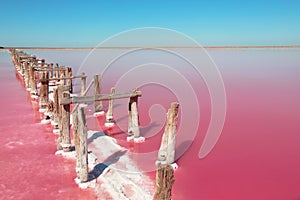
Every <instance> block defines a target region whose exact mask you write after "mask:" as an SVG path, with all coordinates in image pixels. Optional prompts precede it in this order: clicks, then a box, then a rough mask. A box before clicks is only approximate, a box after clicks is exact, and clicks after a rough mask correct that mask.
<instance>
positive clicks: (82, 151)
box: [78, 106, 88, 183]
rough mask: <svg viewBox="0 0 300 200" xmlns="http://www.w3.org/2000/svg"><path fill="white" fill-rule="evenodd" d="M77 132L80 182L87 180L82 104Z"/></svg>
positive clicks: (86, 154)
mask: <svg viewBox="0 0 300 200" xmlns="http://www.w3.org/2000/svg"><path fill="white" fill-rule="evenodd" d="M78 132H79V140H80V142H79V167H80V170H79V179H80V181H81V182H82V183H84V182H87V181H88V148H87V129H86V118H85V113H84V106H79V109H78Z"/></svg>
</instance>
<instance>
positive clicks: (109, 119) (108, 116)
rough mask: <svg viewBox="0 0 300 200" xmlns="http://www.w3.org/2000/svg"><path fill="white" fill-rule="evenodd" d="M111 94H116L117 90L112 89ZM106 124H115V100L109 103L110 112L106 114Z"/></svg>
mask: <svg viewBox="0 0 300 200" xmlns="http://www.w3.org/2000/svg"><path fill="white" fill-rule="evenodd" d="M110 94H115V88H114V87H112V88H111V89H110ZM106 123H113V99H111V100H109V102H108V110H107V113H106Z"/></svg>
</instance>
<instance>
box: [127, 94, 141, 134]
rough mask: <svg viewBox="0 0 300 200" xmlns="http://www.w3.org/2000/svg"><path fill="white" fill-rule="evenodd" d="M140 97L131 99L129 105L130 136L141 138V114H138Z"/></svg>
mask: <svg viewBox="0 0 300 200" xmlns="http://www.w3.org/2000/svg"><path fill="white" fill-rule="evenodd" d="M137 106H138V96H135V97H130V100H129V105H128V136H129V137H132V136H133V137H134V138H138V137H140V128H139V114H138V108H137Z"/></svg>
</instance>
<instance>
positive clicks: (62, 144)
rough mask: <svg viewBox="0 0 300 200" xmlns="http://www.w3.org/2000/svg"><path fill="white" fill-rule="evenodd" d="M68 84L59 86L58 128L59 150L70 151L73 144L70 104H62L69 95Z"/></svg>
mask: <svg viewBox="0 0 300 200" xmlns="http://www.w3.org/2000/svg"><path fill="white" fill-rule="evenodd" d="M67 91H68V87H67V86H64V85H62V86H58V88H57V93H58V102H59V106H58V128H59V137H58V139H57V150H64V151H68V150H69V149H68V148H70V146H71V140H70V104H64V105H62V104H61V100H62V99H63V98H64V97H66V98H67V97H69V95H70V94H68V92H67Z"/></svg>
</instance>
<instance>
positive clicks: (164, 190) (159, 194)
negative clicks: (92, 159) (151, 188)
mask: <svg viewBox="0 0 300 200" xmlns="http://www.w3.org/2000/svg"><path fill="white" fill-rule="evenodd" d="M174 182H175V179H174V170H173V167H172V166H171V165H164V166H159V167H158V169H157V170H156V189H155V194H154V198H153V200H171V199H172V198H171V197H172V186H173V184H174Z"/></svg>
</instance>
